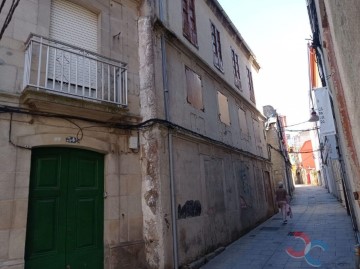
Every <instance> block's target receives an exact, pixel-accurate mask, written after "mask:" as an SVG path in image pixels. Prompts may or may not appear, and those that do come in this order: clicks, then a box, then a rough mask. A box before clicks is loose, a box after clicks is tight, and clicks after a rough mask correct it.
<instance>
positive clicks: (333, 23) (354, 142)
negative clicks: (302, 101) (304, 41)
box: [307, 0, 360, 241]
mask: <svg viewBox="0 0 360 269" xmlns="http://www.w3.org/2000/svg"><path fill="white" fill-rule="evenodd" d="M307 5H308V11H309V19H310V25H311V29H312V32H313V36H314V37H313V40H312V44H311V47H312V49H313V50H314V51H315V53H316V59H317V63H318V65H319V71H320V77H321V86H322V87H324V88H325V89H326V91H327V93H328V97H327V98H328V99H330V102H331V110H330V112H329V113H328V114H327V115H326V116H329V117H330V118H331V119H332V120H333V121H334V122H335V131H336V132H334V135H332V136H330V135H329V136H323V137H322V139H323V141H322V142H323V145H324V148H323V157H325V158H324V161H325V162H326V163H325V164H324V165H326V166H328V167H329V168H330V169H329V171H330V172H331V173H328V176H329V177H333V181H334V180H335V181H337V182H339V181H340V184H341V186H340V187H339V186H337V185H336V184H333V186H332V187H331V186H330V187H331V189H332V192H333V193H334V194H335V195H336V196H337V197H338V198H339V199H341V200H344V201H345V204H346V207H347V209H348V213H349V214H351V216H352V220H353V225H354V230H355V231H356V232H357V236H358V234H359V233H358V227H359V225H360V221H359V220H360V218H359V216H360V215H359V214H360V211H359V201H360V200H359V195H358V194H359V188H360V181H359V175H360V170H359V155H360V151H359V147H360V140H359V132H360V129H359V117H358V115H359V113H360V110H359V106H358V105H357V99H358V95H359V93H358V86H359V84H360V81H359V76H358V75H357V71H356V70H357V66H358V65H359V59H358V56H357V55H359V53H358V50H359V48H358V46H357V45H358V44H359V41H360V36H359V31H358V27H357V24H358V22H359V16H358V15H359V14H358V10H359V7H360V6H359V3H358V2H357V1H346V2H344V1H323V0H308V1H307ZM315 94H316V93H315ZM320 100H321V99H320ZM330 114H331V115H330ZM320 127H321V124H320ZM331 147H332V149H331ZM337 182H336V183H337ZM358 238H359V236H358ZM358 241H359V240H358Z"/></svg>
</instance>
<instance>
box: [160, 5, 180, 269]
mask: <svg viewBox="0 0 360 269" xmlns="http://www.w3.org/2000/svg"><path fill="white" fill-rule="evenodd" d="M159 17H160V21H161V22H162V23H164V8H163V0H159ZM165 45H166V44H165V34H164V33H161V64H162V75H163V87H164V109H165V119H166V120H167V121H170V113H169V90H168V77H167V66H166V47H165ZM168 147H169V174H170V200H171V223H172V236H173V265H174V269H178V268H179V257H178V237H177V219H176V204H175V203H176V194H175V180H174V157H173V139H172V133H171V132H170V130H169V132H168Z"/></svg>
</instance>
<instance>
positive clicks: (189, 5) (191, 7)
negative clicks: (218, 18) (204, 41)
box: [182, 0, 197, 46]
mask: <svg viewBox="0 0 360 269" xmlns="http://www.w3.org/2000/svg"><path fill="white" fill-rule="evenodd" d="M194 2H195V0H182V10H183V35H184V36H185V37H186V38H187V40H189V41H190V42H191V43H192V44H193V45H195V46H197V34H196V18H195V4H194Z"/></svg>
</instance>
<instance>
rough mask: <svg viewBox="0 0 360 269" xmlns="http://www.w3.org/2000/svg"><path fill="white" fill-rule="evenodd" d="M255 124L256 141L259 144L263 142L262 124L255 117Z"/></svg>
mask: <svg viewBox="0 0 360 269" xmlns="http://www.w3.org/2000/svg"><path fill="white" fill-rule="evenodd" d="M253 126H254V137H255V143H256V144H259V143H261V139H260V135H261V134H260V125H259V122H258V121H257V120H255V119H253Z"/></svg>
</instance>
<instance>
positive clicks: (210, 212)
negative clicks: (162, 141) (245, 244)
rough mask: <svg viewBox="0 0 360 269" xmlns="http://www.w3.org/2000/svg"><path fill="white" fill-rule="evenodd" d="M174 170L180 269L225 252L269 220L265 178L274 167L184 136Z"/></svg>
mask: <svg viewBox="0 0 360 269" xmlns="http://www.w3.org/2000/svg"><path fill="white" fill-rule="evenodd" d="M174 164H175V167H174V174H175V186H176V204H177V223H178V231H177V232H178V237H179V257H180V264H186V263H188V262H191V261H192V260H195V259H196V258H199V257H201V256H203V255H205V254H207V253H209V252H211V251H213V250H215V249H216V248H218V247H220V246H226V245H227V244H229V243H231V242H233V241H234V240H236V239H237V238H239V236H240V235H242V234H243V233H244V232H245V231H246V230H247V229H248V228H249V227H252V226H253V225H255V224H256V223H258V222H259V221H261V220H264V219H266V218H267V217H268V215H267V207H268V201H267V200H266V199H267V198H266V195H265V190H264V189H265V183H264V172H265V171H269V170H270V165H268V164H265V163H263V162H261V161H256V160H254V159H251V158H247V157H244V156H242V155H241V154H237V153H236V152H231V151H227V150H224V149H221V148H220V147H217V146H215V145H212V144H209V143H204V142H201V141H196V140H193V139H189V138H187V137H180V136H179V137H176V138H175V139H174Z"/></svg>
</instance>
